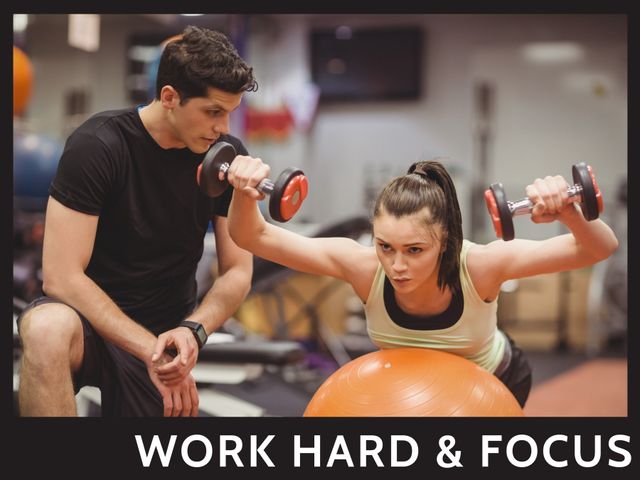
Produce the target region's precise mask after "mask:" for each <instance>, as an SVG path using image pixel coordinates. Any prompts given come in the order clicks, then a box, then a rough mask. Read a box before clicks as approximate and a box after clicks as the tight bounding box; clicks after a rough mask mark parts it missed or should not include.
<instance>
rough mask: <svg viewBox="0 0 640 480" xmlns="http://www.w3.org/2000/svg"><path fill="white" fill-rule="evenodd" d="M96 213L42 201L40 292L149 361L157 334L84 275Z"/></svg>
mask: <svg viewBox="0 0 640 480" xmlns="http://www.w3.org/2000/svg"><path fill="white" fill-rule="evenodd" d="M97 227H98V216H95V215H87V214H85V213H81V212H78V211H76V210H73V209H70V208H68V207H66V206H64V205H63V204H61V203H60V202H58V201H57V200H56V199H54V198H53V197H49V202H48V204H47V212H46V221H45V232H44V245H43V250H42V273H43V287H42V288H43V290H44V292H45V293H46V294H47V295H49V296H51V297H54V298H57V299H59V300H60V301H62V302H64V303H66V304H68V305H70V306H72V307H74V308H76V309H77V310H78V311H80V312H82V314H83V315H84V316H85V317H86V318H87V319H88V320H89V322H91V325H92V326H93V327H94V328H95V329H96V331H97V332H98V333H99V334H100V336H101V337H103V338H104V339H105V340H108V341H110V342H112V343H114V344H115V345H118V346H119V347H121V348H123V349H124V350H126V351H127V352H129V353H131V354H133V355H135V356H136V357H138V358H139V359H141V360H143V361H144V362H145V364H148V363H149V360H150V358H151V354H152V353H153V347H154V345H155V343H156V337H155V335H153V333H151V332H150V331H148V330H147V329H145V328H144V327H143V326H141V325H140V324H138V323H136V322H135V321H133V320H132V319H131V318H129V317H128V316H127V315H125V314H124V312H122V310H120V308H118V306H117V305H116V304H115V303H114V302H113V300H111V298H109V296H108V295H107V294H106V293H105V292H104V291H103V290H102V289H101V288H100V287H99V286H98V285H97V284H96V283H95V282H94V281H93V280H92V279H90V278H89V277H88V276H87V275H86V274H85V270H86V268H87V265H88V264H89V260H90V259H91V254H92V252H93V245H94V242H95V237H96V230H97Z"/></svg>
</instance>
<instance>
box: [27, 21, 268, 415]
mask: <svg viewBox="0 0 640 480" xmlns="http://www.w3.org/2000/svg"><path fill="white" fill-rule="evenodd" d="M256 89H257V83H256V81H255V80H254V77H253V71H252V68H250V67H249V66H248V65H247V64H246V63H245V62H244V60H242V59H241V58H240V57H239V55H238V53H237V52H236V50H235V48H234V47H233V45H232V44H231V43H230V42H229V41H228V39H227V38H226V37H225V36H224V35H223V34H221V33H219V32H213V31H210V30H207V29H201V28H196V27H187V28H186V29H185V30H184V32H183V33H182V35H181V36H180V37H178V39H177V40H174V41H171V42H170V43H168V44H167V45H166V46H165V48H164V51H163V54H162V57H161V60H160V64H159V68H158V73H157V77H156V98H155V99H154V100H153V101H152V102H151V103H150V104H148V105H146V106H141V107H138V108H129V109H122V110H112V111H107V112H102V113H98V114H96V115H94V116H92V117H91V118H89V119H88V120H87V121H86V122H85V123H84V124H82V125H81V126H80V127H78V129H77V130H76V131H75V132H74V133H73V134H72V135H71V136H70V137H69V139H68V140H67V142H66V145H65V149H64V152H63V154H62V157H61V159H60V162H59V165H58V170H57V173H56V177H55V178H54V180H53V181H52V183H51V186H50V189H49V194H50V197H49V200H48V205H47V211H46V224H45V234H44V245H43V277H44V278H43V292H44V295H45V296H43V297H41V298H38V299H36V300H34V301H33V302H32V303H31V304H30V305H29V306H28V307H27V308H26V309H25V311H24V312H23V313H22V315H21V317H20V318H19V319H18V326H19V332H20V338H21V341H22V344H23V358H22V363H21V369H20V387H19V396H18V401H19V407H20V413H21V415H24V416H72V415H75V414H76V404H75V393H77V392H78V390H79V389H80V388H81V387H82V386H84V385H93V386H97V387H99V388H100V389H101V392H102V402H101V408H102V415H103V416H161V415H164V416H195V415H197V413H198V393H197V390H196V385H195V382H194V379H193V377H192V375H191V369H192V368H193V366H194V365H195V363H196V361H197V357H198V350H199V347H201V346H202V344H203V343H204V342H205V341H206V336H207V335H208V334H210V333H212V332H213V331H215V330H216V329H218V328H219V327H220V326H221V325H222V324H223V322H224V321H225V320H226V319H227V318H229V317H230V316H231V315H232V313H233V312H234V311H235V310H236V309H237V308H238V307H239V305H240V304H241V302H242V301H243V300H244V298H245V297H246V295H247V293H248V292H249V289H250V285H251V275H252V257H251V255H250V254H249V253H248V252H246V251H244V250H241V249H240V248H238V247H237V246H236V245H235V244H234V243H233V241H232V240H231V239H230V237H229V234H228V231H227V221H226V218H225V217H226V214H227V210H228V207H229V202H230V199H231V194H232V189H231V188H229V189H228V190H227V191H226V192H225V193H224V194H223V195H222V196H221V197H218V198H215V199H212V198H209V197H207V196H206V195H204V194H203V193H202V192H201V191H200V190H199V188H198V185H197V182H196V171H197V167H198V165H199V164H200V163H201V162H202V159H203V158H204V154H205V153H206V152H207V151H208V150H209V148H210V147H211V146H212V145H213V144H214V143H215V142H216V141H218V140H223V141H226V142H229V143H232V144H233V145H234V146H235V148H236V151H237V152H238V153H239V154H242V155H246V154H247V151H246V149H245V147H244V146H243V145H242V143H241V142H240V141H239V140H238V139H237V138H235V137H233V136H231V135H229V114H230V113H231V112H232V111H233V110H235V109H236V108H237V107H238V106H239V105H240V102H241V100H242V96H243V94H244V92H245V91H255V90H256ZM209 221H212V223H213V228H214V232H215V240H216V250H217V257H218V272H219V276H218V278H217V280H216V282H215V283H214V285H213V286H212V288H211V289H210V290H209V292H208V293H207V294H206V295H205V296H204V298H203V300H202V301H201V303H200V304H199V305H198V306H197V308H196V282H195V273H196V268H197V264H198V261H199V259H200V257H201V255H202V251H203V240H204V236H205V233H206V231H207V229H208V225H209ZM185 320H186V323H185V322H183V321H185ZM174 355H175V358H174Z"/></svg>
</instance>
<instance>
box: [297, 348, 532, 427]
mask: <svg viewBox="0 0 640 480" xmlns="http://www.w3.org/2000/svg"><path fill="white" fill-rule="evenodd" d="M303 415H304V416H305V417H378V416H397V417H454V416H455V417H483V416H497V417H519V416H524V413H523V411H522V408H521V407H520V404H519V403H518V401H517V400H516V398H515V397H514V396H513V394H512V393H511V392H510V391H509V389H508V388H507V387H506V386H505V385H504V384H503V383H502V382H501V381H500V380H498V378H496V377H495V376H494V375H492V374H491V373H489V372H487V371H486V370H484V369H483V368H481V367H479V366H478V365H476V364H475V363H473V362H471V361H469V360H467V359H465V358H462V357H460V356H458V355H454V354H452V353H446V352H441V351H438V350H432V349H426V348H390V349H383V350H379V351H376V352H371V353H367V354H365V355H362V356H361V357H358V358H356V359H355V360H352V361H350V362H348V363H346V364H345V365H343V366H342V367H340V368H339V369H338V370H336V371H335V372H333V373H332V374H331V375H330V376H329V378H327V380H325V382H324V383H323V384H322V385H321V386H320V388H319V389H318V390H317V391H316V393H315V394H314V395H313V397H312V398H311V401H310V402H309V404H308V405H307V408H306V410H305V411H304V414H303Z"/></svg>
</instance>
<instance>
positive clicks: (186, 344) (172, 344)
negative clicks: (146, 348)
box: [151, 327, 198, 386]
mask: <svg viewBox="0 0 640 480" xmlns="http://www.w3.org/2000/svg"><path fill="white" fill-rule="evenodd" d="M171 350H173V351H174V352H177V354H176V356H175V358H171V356H170V355H168V354H167V351H171ZM197 360H198V343H197V342H196V339H195V338H194V337H193V333H192V332H191V330H189V329H188V328H186V327H177V328H174V329H172V330H168V331H166V332H164V333H162V334H160V336H159V337H158V341H157V342H156V346H155V349H154V351H153V356H152V357H151V362H152V365H153V368H154V372H155V374H156V375H157V377H158V379H159V380H160V381H161V382H162V383H163V384H165V385H167V386H175V385H178V384H179V383H181V382H182V381H183V380H184V379H185V378H187V375H189V373H191V369H192V368H193V367H194V365H195V364H196V361H197Z"/></svg>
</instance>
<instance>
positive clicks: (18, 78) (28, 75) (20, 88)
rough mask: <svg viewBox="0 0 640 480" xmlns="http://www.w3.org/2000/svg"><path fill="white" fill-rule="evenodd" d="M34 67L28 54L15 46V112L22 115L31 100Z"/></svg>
mask: <svg viewBox="0 0 640 480" xmlns="http://www.w3.org/2000/svg"><path fill="white" fill-rule="evenodd" d="M32 84H33V68H32V67H31V61H30V60H29V58H28V57H27V55H26V54H25V53H24V52H23V51H22V50H21V49H20V48H18V47H16V46H15V45H14V46H13V114H14V115H20V114H21V113H22V111H23V110H24V108H25V107H26V106H27V103H28V102H29V97H30V96H31V86H32Z"/></svg>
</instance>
